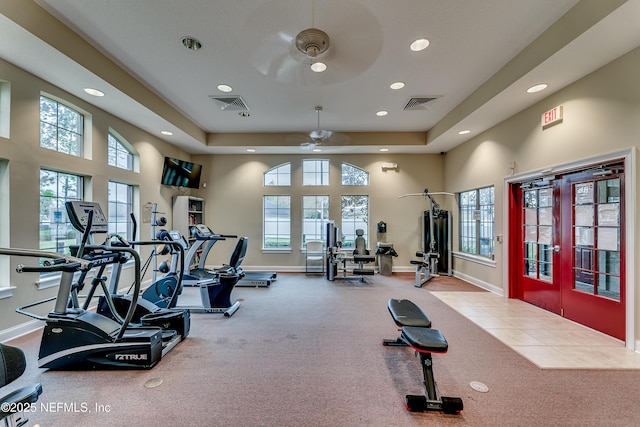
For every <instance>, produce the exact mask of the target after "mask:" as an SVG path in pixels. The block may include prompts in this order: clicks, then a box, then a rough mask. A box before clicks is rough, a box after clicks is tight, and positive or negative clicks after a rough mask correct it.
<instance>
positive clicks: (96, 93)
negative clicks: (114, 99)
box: [84, 87, 104, 96]
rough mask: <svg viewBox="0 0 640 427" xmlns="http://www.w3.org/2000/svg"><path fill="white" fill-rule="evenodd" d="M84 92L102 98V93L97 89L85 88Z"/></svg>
mask: <svg viewBox="0 0 640 427" xmlns="http://www.w3.org/2000/svg"><path fill="white" fill-rule="evenodd" d="M84 91H85V92H87V93H88V94H89V95H93V96H104V92H103V91H101V90H98V89H93V88H91V87H85V88H84Z"/></svg>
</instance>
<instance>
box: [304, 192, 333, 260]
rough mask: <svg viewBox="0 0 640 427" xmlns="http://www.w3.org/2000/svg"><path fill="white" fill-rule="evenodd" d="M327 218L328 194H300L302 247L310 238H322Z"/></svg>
mask: <svg viewBox="0 0 640 427" xmlns="http://www.w3.org/2000/svg"><path fill="white" fill-rule="evenodd" d="M328 220H329V196H302V247H304V246H305V245H306V244H307V242H308V241H310V240H324V235H325V228H326V224H327V221H328Z"/></svg>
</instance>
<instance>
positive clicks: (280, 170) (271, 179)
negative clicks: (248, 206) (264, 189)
mask: <svg viewBox="0 0 640 427" xmlns="http://www.w3.org/2000/svg"><path fill="white" fill-rule="evenodd" d="M264 185H265V186H287V187H288V186H290V185H291V163H282V164H281V165H278V166H274V167H272V168H271V169H269V170H268V171H266V172H265V173H264Z"/></svg>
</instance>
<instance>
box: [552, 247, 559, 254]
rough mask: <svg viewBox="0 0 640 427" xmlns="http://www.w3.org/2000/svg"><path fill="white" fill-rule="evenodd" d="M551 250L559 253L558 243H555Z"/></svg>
mask: <svg viewBox="0 0 640 427" xmlns="http://www.w3.org/2000/svg"><path fill="white" fill-rule="evenodd" d="M553 252H555V253H557V254H559V253H560V245H555V246H554V247H553Z"/></svg>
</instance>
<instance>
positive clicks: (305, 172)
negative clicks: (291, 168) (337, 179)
mask: <svg viewBox="0 0 640 427" xmlns="http://www.w3.org/2000/svg"><path fill="white" fill-rule="evenodd" d="M302 185H329V160H303V161H302Z"/></svg>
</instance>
